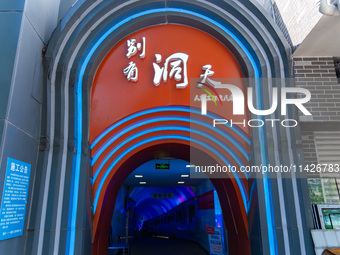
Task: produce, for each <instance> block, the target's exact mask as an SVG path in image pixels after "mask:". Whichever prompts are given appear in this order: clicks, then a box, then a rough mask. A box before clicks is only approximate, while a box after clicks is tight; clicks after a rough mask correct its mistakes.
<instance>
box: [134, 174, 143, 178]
mask: <svg viewBox="0 0 340 255" xmlns="http://www.w3.org/2000/svg"><path fill="white" fill-rule="evenodd" d="M135 177H136V178H143V175H140V174H136V175H135Z"/></svg>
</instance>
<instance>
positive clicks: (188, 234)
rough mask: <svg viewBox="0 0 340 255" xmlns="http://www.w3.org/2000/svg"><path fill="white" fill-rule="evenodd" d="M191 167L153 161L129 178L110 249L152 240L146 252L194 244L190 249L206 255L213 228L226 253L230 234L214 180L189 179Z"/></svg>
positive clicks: (173, 160) (119, 203)
mask: <svg viewBox="0 0 340 255" xmlns="http://www.w3.org/2000/svg"><path fill="white" fill-rule="evenodd" d="M188 165H190V163H189V162H187V161H185V160H182V159H176V158H160V159H154V160H150V161H148V162H146V163H144V164H142V165H140V166H139V167H137V168H136V169H135V170H134V171H133V172H132V173H131V174H130V175H129V176H128V177H127V179H126V181H125V182H124V184H123V185H122V187H121V189H120V191H119V193H118V196H117V199H116V204H115V209H114V212H113V216H112V221H111V229H110V236H109V240H110V246H114V245H117V243H131V245H132V247H134V246H138V244H139V243H141V242H143V243H145V242H146V241H147V240H151V238H152V240H153V242H151V243H150V245H149V247H144V249H147V248H149V249H150V251H148V252H151V250H154V249H155V245H154V243H155V242H158V240H157V239H160V238H161V239H165V240H161V242H163V245H166V244H167V243H166V242H167V241H169V240H171V241H170V242H172V241H173V240H189V241H192V242H194V243H195V244H192V243H191V242H189V243H188V244H186V245H187V246H191V245H194V246H199V247H200V250H199V249H198V248H197V249H198V250H197V254H206V252H209V239H208V236H207V227H208V226H209V227H217V228H220V229H221V246H222V247H223V250H225V251H226V252H227V249H228V241H227V239H226V237H227V231H226V229H225V227H224V223H223V216H222V209H221V205H220V202H219V199H218V195H217V192H216V190H215V188H214V186H213V184H212V183H211V181H210V180H209V178H207V177H206V178H198V179H194V178H190V168H188V167H187V166H188ZM190 249H192V247H191V248H190ZM144 252H146V250H144ZM135 253H136V251H135ZM112 254H113V253H112Z"/></svg>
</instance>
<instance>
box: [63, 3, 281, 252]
mask: <svg viewBox="0 0 340 255" xmlns="http://www.w3.org/2000/svg"><path fill="white" fill-rule="evenodd" d="M163 12H174V13H185V14H189V15H192V16H195V17H200V18H202V19H203V20H206V21H208V22H210V23H212V24H214V25H215V26H217V27H219V28H220V29H222V30H223V31H224V32H226V33H227V34H228V35H229V36H230V37H232V38H233V39H234V40H235V42H236V43H237V44H238V45H239V46H240V47H241V48H242V50H243V51H244V53H245V54H246V56H247V57H248V59H249V60H250V62H251V65H252V66H253V68H254V73H255V78H256V92H257V102H259V103H260V102H261V98H262V89H261V86H260V85H261V84H260V83H259V81H258V79H259V78H261V74H260V72H259V70H260V68H261V67H260V65H259V66H258V65H257V63H256V61H255V59H254V58H253V56H252V54H251V53H250V52H249V50H248V48H247V47H246V46H245V45H244V44H243V42H242V41H241V40H240V39H239V38H238V37H237V36H236V35H235V34H234V33H233V32H231V31H230V30H229V29H228V28H226V27H225V26H223V25H221V24H220V23H218V22H217V21H215V20H213V19H211V18H209V17H207V16H205V15H203V14H200V13H196V12H193V11H189V10H185V9H182V8H156V9H151V10H147V11H142V12H140V13H136V14H133V15H131V16H130V17H128V18H125V19H124V20H122V21H120V22H118V23H117V24H115V25H114V26H113V27H111V29H109V30H108V31H107V32H106V33H105V34H104V35H102V36H101V37H100V38H99V39H98V41H97V42H96V43H95V44H94V45H93V46H92V48H91V50H90V51H89V52H88V54H87V56H86V58H85V59H84V61H83V62H82V64H81V67H80V69H79V73H78V77H79V79H78V80H77V82H76V109H75V111H76V112H75V116H76V121H77V123H76V124H75V127H76V128H75V140H76V148H77V154H76V166H75V176H74V178H75V179H74V184H75V185H74V189H73V200H72V216H71V217H72V223H71V226H72V228H74V229H71V237H70V249H69V255H73V254H74V242H75V224H76V216H77V207H78V190H79V178H80V161H81V141H82V121H83V119H82V84H83V77H84V73H85V69H86V67H87V65H88V63H89V61H90V59H91V57H92V56H93V54H94V52H95V51H96V50H97V48H98V47H99V45H100V44H101V43H102V42H103V41H104V40H105V38H107V36H108V35H109V34H111V33H112V32H113V31H115V30H116V29H117V28H119V27H120V26H122V25H124V24H125V23H127V22H129V21H131V20H133V19H136V18H139V17H142V16H145V15H149V14H154V13H163ZM264 129H265V127H261V128H259V136H260V139H259V140H260V150H261V160H262V163H263V164H264V165H267V164H268V161H267V155H266V149H265V145H266V136H265V132H264ZM263 182H264V191H265V206H266V217H267V225H268V236H269V243H270V244H271V245H270V254H271V255H272V254H278V250H277V240H276V232H275V224H274V219H273V216H272V214H271V209H272V201H271V199H270V197H271V195H270V194H271V187H270V185H269V183H268V179H267V178H263ZM268 196H269V197H268ZM272 244H274V245H272ZM66 252H67V251H66Z"/></svg>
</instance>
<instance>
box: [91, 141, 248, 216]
mask: <svg viewBox="0 0 340 255" xmlns="http://www.w3.org/2000/svg"><path fill="white" fill-rule="evenodd" d="M164 139H177V140H185V141H190V142H194V143H197V144H199V145H201V146H204V147H205V148H208V149H209V150H210V151H211V152H213V153H214V154H215V155H216V156H218V157H219V158H220V159H221V160H222V161H223V162H224V163H225V164H226V165H230V166H232V164H231V163H230V162H229V161H228V160H227V159H225V157H224V156H223V155H222V154H220V153H219V152H218V151H216V150H215V148H213V147H211V146H210V145H208V144H207V143H204V142H202V141H199V140H197V139H194V138H191V137H189V136H184V135H160V136H154V137H150V138H147V139H144V140H142V141H140V142H138V143H136V144H134V145H133V146H131V147H129V148H128V149H127V150H125V151H124V152H123V153H121V154H120V155H119V156H117V157H116V158H115V160H114V161H113V162H112V163H111V164H110V166H109V167H108V169H107V170H106V171H105V173H104V175H103V177H102V178H101V180H100V182H99V185H98V188H97V190H96V193H95V198H94V201H93V208H94V209H93V211H94V212H96V209H97V204H98V200H99V195H100V192H101V189H102V187H103V185H104V182H105V180H106V178H107V177H108V175H109V173H110V172H111V170H112V169H113V168H114V166H115V165H116V164H117V163H118V162H119V161H120V160H121V159H122V158H123V157H125V156H126V155H127V154H129V153H130V152H131V151H133V150H134V149H136V148H138V147H140V146H142V145H144V144H147V143H149V142H153V141H158V140H164ZM233 174H234V173H233ZM235 174H237V173H235ZM235 180H236V182H237V184H238V186H239V188H240V192H241V195H242V200H243V204H244V208H245V210H246V212H248V194H247V190H246V188H245V186H244V183H243V182H242V179H241V178H235Z"/></svg>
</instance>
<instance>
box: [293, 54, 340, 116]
mask: <svg viewBox="0 0 340 255" xmlns="http://www.w3.org/2000/svg"><path fill="white" fill-rule="evenodd" d="M294 73H295V74H294V76H295V85H296V86H297V87H301V88H305V89H308V90H309V91H310V92H311V94H312V98H311V100H310V101H309V102H308V103H306V104H304V105H305V107H306V108H307V109H308V110H309V111H310V112H311V114H312V116H303V113H302V112H301V111H299V120H300V121H340V84H338V80H337V77H336V73H335V68H334V61H333V58H332V57H303V58H294Z"/></svg>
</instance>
